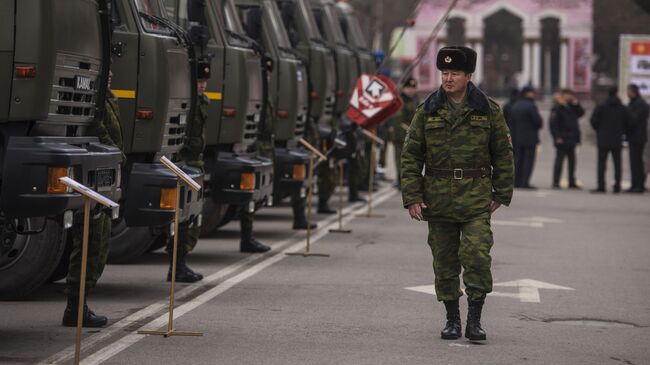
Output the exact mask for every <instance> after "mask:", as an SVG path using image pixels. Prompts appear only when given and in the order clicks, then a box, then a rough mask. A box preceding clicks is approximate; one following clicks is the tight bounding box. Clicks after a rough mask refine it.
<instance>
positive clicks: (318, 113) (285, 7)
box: [277, 0, 341, 126]
mask: <svg viewBox="0 0 650 365" xmlns="http://www.w3.org/2000/svg"><path fill="white" fill-rule="evenodd" d="M277 3H278V6H279V8H280V14H281V16H282V21H283V22H284V26H285V28H286V30H287V32H288V35H289V40H290V42H291V45H292V47H293V48H294V49H295V50H296V51H297V52H298V53H299V55H300V57H301V58H302V59H304V60H306V65H307V70H308V80H309V82H308V85H309V94H308V95H309V99H308V101H309V116H310V117H311V118H313V119H314V120H315V121H316V122H317V124H318V125H326V126H329V125H331V123H332V118H333V117H334V106H335V103H336V94H337V89H336V81H337V78H336V65H335V61H334V53H333V50H332V49H331V48H330V47H329V46H328V44H327V43H326V42H325V41H324V40H323V38H322V36H321V33H320V31H319V30H318V26H317V25H316V20H315V19H314V15H313V11H312V8H311V5H310V3H309V1H307V0H277ZM340 93H341V92H340Z"/></svg>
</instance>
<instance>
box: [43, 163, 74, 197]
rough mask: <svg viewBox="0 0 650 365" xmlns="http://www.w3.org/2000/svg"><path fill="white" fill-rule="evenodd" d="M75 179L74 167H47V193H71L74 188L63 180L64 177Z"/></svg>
mask: <svg viewBox="0 0 650 365" xmlns="http://www.w3.org/2000/svg"><path fill="white" fill-rule="evenodd" d="M65 176H67V177H69V178H71V179H74V169H73V168H72V167H48V168H47V193H48V194H65V193H71V192H72V188H70V187H68V186H67V185H65V184H64V183H62V182H61V181H59V179H60V178H62V177H65Z"/></svg>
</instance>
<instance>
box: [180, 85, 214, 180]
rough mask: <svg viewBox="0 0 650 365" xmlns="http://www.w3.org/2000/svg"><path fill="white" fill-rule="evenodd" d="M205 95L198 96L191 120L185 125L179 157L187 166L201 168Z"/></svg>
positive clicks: (206, 117) (203, 146) (206, 103)
mask: <svg viewBox="0 0 650 365" xmlns="http://www.w3.org/2000/svg"><path fill="white" fill-rule="evenodd" d="M209 102H210V101H209V100H208V98H207V97H206V96H205V95H199V97H198V100H197V102H196V112H195V113H194V118H193V120H190V121H189V122H188V123H187V127H186V129H185V143H184V144H183V148H182V149H181V152H180V156H181V158H182V159H183V160H184V161H185V163H187V164H188V165H189V166H193V167H198V168H201V169H202V168H203V150H205V125H206V121H207V120H208V103H209Z"/></svg>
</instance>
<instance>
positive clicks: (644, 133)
mask: <svg viewBox="0 0 650 365" xmlns="http://www.w3.org/2000/svg"><path fill="white" fill-rule="evenodd" d="M627 96H628V97H629V98H630V103H629V104H628V110H629V111H630V123H629V125H628V126H627V129H626V131H625V134H626V135H627V141H628V143H629V148H630V171H631V172H632V186H631V187H630V189H629V190H626V192H628V193H643V192H645V190H646V189H645V179H646V171H645V166H644V163H643V149H644V148H645V145H646V142H647V141H648V114H649V109H650V108H649V107H648V103H646V102H645V100H643V98H642V97H641V95H639V87H638V86H637V85H635V84H630V85H628V87H627Z"/></svg>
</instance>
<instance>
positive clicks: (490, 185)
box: [401, 82, 513, 301]
mask: <svg viewBox="0 0 650 365" xmlns="http://www.w3.org/2000/svg"><path fill="white" fill-rule="evenodd" d="M447 99H448V98H447V96H446V94H445V92H444V91H443V89H442V88H441V89H439V90H438V91H436V92H434V93H433V94H432V95H431V96H430V97H429V98H428V99H427V101H426V102H425V103H424V104H422V105H421V106H420V107H418V109H417V110H416V112H415V116H414V118H413V121H412V123H411V126H410V127H409V130H408V132H407V135H406V140H405V142H404V149H403V152H402V161H401V162H402V166H401V175H402V177H401V178H402V198H403V203H404V207H406V208H408V207H409V206H410V205H412V204H415V203H422V202H423V203H425V204H426V206H427V208H424V209H423V212H422V213H423V216H424V218H425V219H426V220H427V221H428V222H429V237H428V243H429V245H430V247H431V252H432V253H433V258H434V264H433V267H434V273H435V287H436V295H437V298H438V300H439V301H453V300H457V299H458V298H459V297H460V296H461V295H462V293H461V291H460V282H459V278H458V276H459V275H460V273H461V267H462V268H463V269H464V273H463V282H464V284H465V286H466V293H467V295H468V297H469V299H470V300H472V301H482V300H483V299H484V298H485V295H486V294H487V293H489V292H491V291H492V276H491V272H490V264H491V257H490V249H491V247H492V244H493V241H492V231H491V229H490V217H491V213H490V204H491V202H492V201H496V202H498V203H501V204H503V205H509V204H510V200H511V198H512V190H513V159H512V144H511V141H510V135H509V132H508V127H507V125H506V123H505V120H504V118H503V114H502V112H501V109H500V107H499V105H498V104H497V103H496V102H494V101H492V100H490V99H488V98H487V96H485V94H483V93H482V92H481V91H480V90H479V89H477V88H476V87H475V86H474V85H473V84H472V83H471V82H470V83H469V84H468V88H467V97H466V101H465V102H464V103H463V104H462V105H460V106H458V107H457V108H458V111H457V112H454V111H453V109H454V108H453V105H450V102H449V101H448V100H447ZM424 167H426V169H427V171H429V170H430V169H445V170H453V169H480V168H485V169H486V171H487V174H486V176H485V177H476V178H470V177H464V178H461V179H455V178H452V177H437V176H426V175H425V176H422V169H423V168H424ZM490 171H491V177H490ZM429 175H430V174H429Z"/></svg>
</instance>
